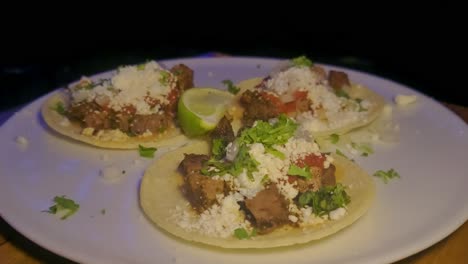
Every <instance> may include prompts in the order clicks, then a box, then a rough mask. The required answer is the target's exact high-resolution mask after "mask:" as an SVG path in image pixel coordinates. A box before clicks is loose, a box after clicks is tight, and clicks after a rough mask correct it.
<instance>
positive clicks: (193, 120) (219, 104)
mask: <svg viewBox="0 0 468 264" xmlns="http://www.w3.org/2000/svg"><path fill="white" fill-rule="evenodd" d="M233 99H234V96H233V95H232V94H231V93H229V92H227V91H223V90H218V89H214V88H192V89H189V90H187V91H185V92H184V93H183V94H182V96H181V97H180V99H179V103H178V108H177V117H178V120H179V124H180V127H181V128H182V130H183V131H184V133H185V134H186V135H187V136H201V135H203V134H205V133H207V132H209V131H211V130H213V129H214V128H215V127H216V125H217V124H218V122H219V120H221V118H222V117H223V116H224V113H225V112H226V109H227V107H228V106H229V105H230V104H231V103H232V100H233Z"/></svg>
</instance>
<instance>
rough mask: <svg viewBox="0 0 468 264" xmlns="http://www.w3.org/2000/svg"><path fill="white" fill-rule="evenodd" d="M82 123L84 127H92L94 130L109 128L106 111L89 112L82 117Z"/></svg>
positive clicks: (109, 121) (109, 123) (109, 122)
mask: <svg viewBox="0 0 468 264" xmlns="http://www.w3.org/2000/svg"><path fill="white" fill-rule="evenodd" d="M83 123H84V125H85V127H92V128H94V129H96V130H99V129H109V128H111V120H110V118H109V112H107V111H98V110H95V111H93V112H90V113H88V114H87V115H86V116H85V117H84V119H83Z"/></svg>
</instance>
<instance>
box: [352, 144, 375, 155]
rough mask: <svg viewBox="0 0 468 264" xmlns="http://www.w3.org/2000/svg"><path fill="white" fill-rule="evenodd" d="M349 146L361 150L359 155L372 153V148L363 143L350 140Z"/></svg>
mask: <svg viewBox="0 0 468 264" xmlns="http://www.w3.org/2000/svg"><path fill="white" fill-rule="evenodd" d="M351 147H353V148H354V149H355V150H357V151H360V152H361V156H364V157H367V156H369V154H372V153H374V150H373V149H372V148H371V146H370V145H368V144H365V143H360V144H358V143H356V142H351Z"/></svg>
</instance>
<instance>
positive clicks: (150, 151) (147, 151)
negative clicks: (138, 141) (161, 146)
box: [138, 145, 158, 158]
mask: <svg viewBox="0 0 468 264" xmlns="http://www.w3.org/2000/svg"><path fill="white" fill-rule="evenodd" d="M156 150H158V149H157V148H151V147H150V148H146V147H143V146H142V145H138V152H139V153H140V156H141V157H145V158H154V152H156Z"/></svg>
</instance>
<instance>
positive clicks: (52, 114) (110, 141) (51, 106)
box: [41, 89, 188, 149]
mask: <svg viewBox="0 0 468 264" xmlns="http://www.w3.org/2000/svg"><path fill="white" fill-rule="evenodd" d="M58 103H61V104H62V105H63V106H64V108H65V109H66V108H67V107H68V106H69V105H70V96H69V94H68V92H67V91H66V90H64V89H62V90H59V91H57V92H54V93H53V94H52V95H50V96H49V98H48V99H47V100H46V102H45V103H44V105H43V106H42V109H41V114H42V117H43V118H44V121H45V122H46V123H47V125H48V126H49V127H50V128H52V129H53V130H55V131H56V132H58V133H59V134H61V135H64V136H66V137H68V138H72V139H74V140H77V141H81V142H84V143H88V144H91V145H93V146H96V147H101V148H109V149H138V145H143V146H145V147H162V146H179V145H182V144H183V143H185V142H187V141H188V138H187V137H186V136H185V135H183V134H182V132H181V130H180V129H179V128H176V127H172V128H169V129H167V130H166V131H164V132H163V133H162V134H158V135H150V136H134V137H130V136H128V135H126V134H125V133H123V132H121V131H120V130H118V129H113V130H103V132H102V133H101V134H99V133H98V134H97V135H93V134H91V135H88V134H86V133H83V127H81V125H80V124H79V123H78V122H73V121H70V120H68V119H67V118H66V117H65V116H63V115H62V114H60V113H59V112H58V111H57V110H56V109H57V104H58Z"/></svg>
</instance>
